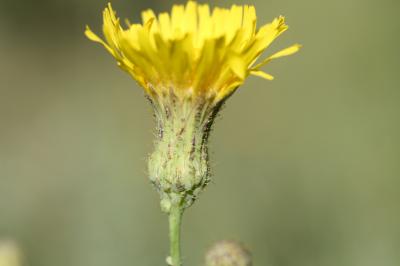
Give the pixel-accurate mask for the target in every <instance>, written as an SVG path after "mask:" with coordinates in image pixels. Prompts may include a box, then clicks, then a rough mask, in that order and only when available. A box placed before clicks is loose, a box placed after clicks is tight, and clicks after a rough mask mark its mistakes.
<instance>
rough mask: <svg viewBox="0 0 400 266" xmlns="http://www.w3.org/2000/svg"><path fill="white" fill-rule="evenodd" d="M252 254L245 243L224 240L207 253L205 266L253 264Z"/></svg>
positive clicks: (242, 265)
mask: <svg viewBox="0 0 400 266" xmlns="http://www.w3.org/2000/svg"><path fill="white" fill-rule="evenodd" d="M251 265H252V261H251V254H250V251H248V250H247V249H246V248H245V247H244V246H243V244H241V243H239V242H236V241H231V240H222V241H220V242H217V243H216V244H214V245H213V246H212V247H211V248H210V249H209V250H208V251H207V253H206V257H205V266H251Z"/></svg>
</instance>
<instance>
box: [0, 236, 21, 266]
mask: <svg viewBox="0 0 400 266" xmlns="http://www.w3.org/2000/svg"><path fill="white" fill-rule="evenodd" d="M0 266H22V256H21V252H20V250H19V248H18V246H17V244H16V243H15V242H13V241H11V240H5V241H2V240H0Z"/></svg>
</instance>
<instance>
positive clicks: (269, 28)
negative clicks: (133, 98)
mask: <svg viewBox="0 0 400 266" xmlns="http://www.w3.org/2000/svg"><path fill="white" fill-rule="evenodd" d="M103 20H104V21H103V33H104V37H105V40H102V39H100V38H99V37H98V36H97V35H95V34H94V33H93V32H92V31H91V30H90V29H89V27H87V29H86V32H85V33H86V36H87V37H88V38H89V39H91V40H92V41H95V42H99V43H101V44H102V45H103V46H104V47H105V48H106V49H107V51H108V52H109V53H111V54H112V56H114V57H115V59H116V60H117V62H118V65H119V66H120V67H121V68H122V69H124V70H125V71H127V72H128V73H129V74H131V75H132V77H133V78H134V79H135V80H137V81H138V82H139V84H140V85H141V86H142V87H143V88H144V89H145V91H146V93H147V94H148V95H149V96H150V97H151V98H154V99H157V98H159V97H160V96H161V95H163V94H165V93H170V90H173V91H172V92H173V93H174V95H175V96H176V97H177V98H178V99H180V100H187V99H191V100H194V101H196V100H199V99H200V100H206V101H211V102H213V103H215V104H216V103H217V102H218V101H220V100H222V99H224V98H226V97H227V96H228V95H230V94H231V93H232V92H233V91H234V90H235V89H236V88H237V87H238V86H240V85H241V84H243V82H244V81H245V79H246V78H247V77H248V76H249V75H256V76H260V77H263V78H265V79H273V77H272V76H271V75H269V74H267V73H265V72H263V71H261V70H260V68H261V67H262V66H264V65H266V64H267V63H269V62H270V61H271V60H273V59H275V58H278V57H282V56H286V55H290V54H293V53H295V52H297V51H298V50H299V47H300V46H299V45H297V44H295V45H293V46H290V47H288V48H286V49H283V50H282V51H280V52H278V53H275V54H273V55H272V56H269V57H267V58H266V59H264V60H261V61H260V62H258V63H257V60H258V58H259V57H260V55H261V54H262V53H263V52H264V50H265V49H266V48H267V47H268V46H269V45H270V44H271V43H272V41H274V39H275V38H277V37H278V36H279V35H280V34H282V33H283V32H284V31H286V29H287V28H288V26H287V25H286V24H285V20H284V18H283V17H282V16H281V17H278V18H276V19H274V20H273V21H272V22H271V23H269V24H266V25H264V26H262V27H261V28H259V29H257V25H256V22H257V17H256V11H255V8H254V6H247V5H246V6H238V5H233V6H232V7H231V8H230V9H224V8H218V7H217V8H214V9H213V10H212V11H210V7H209V6H208V5H206V4H205V5H200V4H197V3H196V2H194V1H189V2H188V3H187V4H186V6H183V5H175V6H173V8H172V11H171V13H170V14H168V13H161V14H159V15H158V16H156V15H155V14H154V12H153V11H152V10H146V11H144V12H142V24H131V23H129V22H128V21H127V28H123V27H122V26H121V22H120V20H119V18H117V17H116V13H115V12H114V10H113V9H112V7H111V4H108V7H107V8H106V9H105V10H104V12H103Z"/></svg>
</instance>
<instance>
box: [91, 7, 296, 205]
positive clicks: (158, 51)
mask: <svg viewBox="0 0 400 266" xmlns="http://www.w3.org/2000/svg"><path fill="white" fill-rule="evenodd" d="M142 19H143V22H142V24H131V23H130V22H128V21H127V28H123V27H122V26H121V23H120V20H119V19H118V18H117V17H116V14H115V12H114V11H113V9H112V7H111V4H109V5H108V7H107V8H106V9H105V10H104V13H103V20H104V23H103V33H104V38H105V40H102V39H100V38H99V37H98V36H97V35H95V34H94V33H93V32H92V31H91V30H90V29H89V27H87V29H86V32H85V34H86V36H87V37H88V38H89V39H90V40H92V41H95V42H98V43H101V44H102V45H103V46H104V47H105V48H106V49H107V51H108V52H109V53H110V54H111V55H112V56H113V57H114V58H115V59H116V60H117V62H118V65H119V66H120V67H121V68H122V69H123V70H125V71H127V72H128V73H129V74H130V75H131V76H132V77H133V78H134V79H135V80H136V81H137V82H138V83H139V84H140V85H141V86H142V87H143V88H144V90H145V92H146V94H147V96H148V98H149V99H150V101H151V103H152V104H153V106H154V111H155V117H156V122H157V132H158V134H157V139H156V143H155V146H156V147H155V151H154V153H153V154H152V155H151V156H150V158H149V175H150V180H151V182H152V183H153V184H154V186H155V187H156V188H157V190H158V192H159V193H160V196H161V199H162V200H161V203H162V204H161V205H162V207H163V209H164V210H165V211H167V212H168V211H169V210H170V207H171V206H172V205H174V206H180V207H182V208H185V207H188V206H190V205H191V204H192V203H193V202H194V200H195V199H196V198H197V196H198V195H199V193H200V192H201V191H202V190H203V189H204V187H205V186H206V185H207V184H208V182H209V157H208V148H207V140H208V136H209V132H210V128H211V126H212V123H213V120H214V117H215V116H216V114H217V113H218V111H219V107H220V106H221V105H222V103H223V102H224V100H225V99H227V98H228V96H229V95H231V94H232V93H233V92H234V91H235V89H236V88H238V87H239V86H240V85H241V84H243V82H244V81H245V79H246V78H247V77H248V76H249V75H256V76H260V77H262V78H265V79H269V80H270V79H273V77H272V76H271V75H269V74H267V73H265V72H263V71H262V70H260V68H261V67H262V66H264V65H266V64H268V63H269V62H270V61H271V60H273V59H275V58H278V57H282V56H286V55H290V54H293V53H295V52H297V51H298V50H299V48H300V46H299V45H297V44H295V45H292V46H290V47H288V48H286V49H283V50H281V51H280V52H277V53H275V54H273V55H271V56H269V57H267V58H266V59H262V60H258V59H259V57H260V56H261V54H262V53H263V52H264V50H265V49H266V48H267V47H268V46H269V45H270V44H271V43H272V41H273V40H274V39H275V38H277V37H278V36H279V35H280V34H282V33H283V32H284V31H285V30H286V29H287V28H288V27H287V25H286V24H285V22H284V18H283V17H278V18H276V19H274V20H273V21H272V22H271V23H269V24H266V25H264V26H262V27H261V28H259V29H258V28H257V25H256V20H257V18H256V12H255V8H254V7H253V6H237V5H234V6H232V7H231V8H230V9H223V8H214V9H213V10H212V11H210V8H209V6H208V5H199V4H197V3H196V2H194V1H189V2H188V3H187V5H186V6H182V5H175V6H173V8H172V11H171V14H168V13H161V14H159V15H158V16H156V15H155V14H154V13H153V11H151V10H147V11H144V12H143V13H142Z"/></svg>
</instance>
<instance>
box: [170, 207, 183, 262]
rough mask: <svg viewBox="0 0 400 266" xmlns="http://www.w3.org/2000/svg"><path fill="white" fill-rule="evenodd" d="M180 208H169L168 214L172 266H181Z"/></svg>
mask: <svg viewBox="0 0 400 266" xmlns="http://www.w3.org/2000/svg"><path fill="white" fill-rule="evenodd" d="M182 213H183V209H182V207H181V206H171V210H170V213H169V240H170V258H171V263H172V266H181V265H182V263H181V236H180V235H181V221H182Z"/></svg>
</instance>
